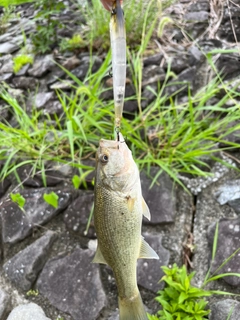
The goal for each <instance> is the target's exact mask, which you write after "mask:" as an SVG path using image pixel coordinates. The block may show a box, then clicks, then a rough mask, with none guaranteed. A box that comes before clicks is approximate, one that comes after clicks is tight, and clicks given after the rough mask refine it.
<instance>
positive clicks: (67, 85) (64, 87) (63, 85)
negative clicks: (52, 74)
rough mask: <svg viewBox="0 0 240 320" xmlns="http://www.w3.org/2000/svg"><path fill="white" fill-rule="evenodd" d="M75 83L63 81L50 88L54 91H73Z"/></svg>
mask: <svg viewBox="0 0 240 320" xmlns="http://www.w3.org/2000/svg"><path fill="white" fill-rule="evenodd" d="M73 86H74V81H72V80H62V81H57V82H55V83H54V84H52V85H51V86H50V89H52V90H71V89H73Z"/></svg>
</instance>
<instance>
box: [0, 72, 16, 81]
mask: <svg viewBox="0 0 240 320" xmlns="http://www.w3.org/2000/svg"><path fill="white" fill-rule="evenodd" d="M12 77H13V74H12V73H3V74H0V81H8V82H9V81H10V80H11V79H12Z"/></svg>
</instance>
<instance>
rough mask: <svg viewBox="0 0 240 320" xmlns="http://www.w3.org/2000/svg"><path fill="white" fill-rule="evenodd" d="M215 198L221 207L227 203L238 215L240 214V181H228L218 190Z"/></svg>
mask: <svg viewBox="0 0 240 320" xmlns="http://www.w3.org/2000/svg"><path fill="white" fill-rule="evenodd" d="M215 197H216V199H217V201H218V202H219V203H220V204H221V205H223V204H226V203H227V204H228V205H229V206H230V207H232V208H233V209H234V210H235V212H236V213H240V180H229V181H226V182H225V183H224V184H223V185H221V186H220V187H219V188H218V189H217V191H216V193H215Z"/></svg>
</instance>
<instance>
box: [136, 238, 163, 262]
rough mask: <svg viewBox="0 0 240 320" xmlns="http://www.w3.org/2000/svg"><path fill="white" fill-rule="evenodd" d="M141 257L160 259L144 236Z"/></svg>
mask: <svg viewBox="0 0 240 320" xmlns="http://www.w3.org/2000/svg"><path fill="white" fill-rule="evenodd" d="M138 258H139V259H159V256H158V254H157V253H156V252H155V251H154V250H153V248H151V247H150V245H149V244H148V243H147V242H146V241H145V240H144V238H143V237H142V243H141V248H140V254H139V257H138Z"/></svg>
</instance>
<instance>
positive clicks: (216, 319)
mask: <svg viewBox="0 0 240 320" xmlns="http://www.w3.org/2000/svg"><path fill="white" fill-rule="evenodd" d="M210 308H211V313H210V315H209V320H227V319H229V320H239V314H240V302H238V301H235V300H232V299H226V300H221V301H218V302H215V303H213V304H211V306H210ZM229 315H231V316H230V318H229Z"/></svg>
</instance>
